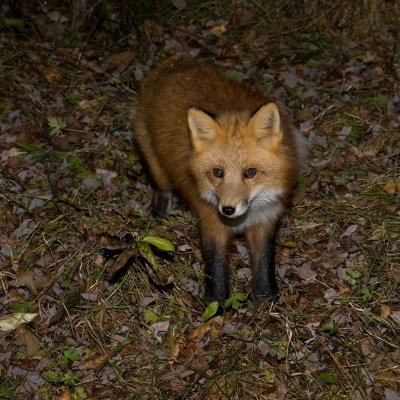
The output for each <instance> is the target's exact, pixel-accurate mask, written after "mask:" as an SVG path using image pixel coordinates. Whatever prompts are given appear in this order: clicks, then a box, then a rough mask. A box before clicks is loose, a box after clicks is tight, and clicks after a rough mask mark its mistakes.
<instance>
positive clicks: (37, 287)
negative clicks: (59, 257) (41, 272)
mask: <svg viewBox="0 0 400 400" xmlns="http://www.w3.org/2000/svg"><path fill="white" fill-rule="evenodd" d="M50 283H51V279H50V278H49V277H47V276H37V275H35V273H34V272H33V271H32V270H29V271H25V272H23V273H22V274H21V275H20V276H18V277H16V278H15V279H13V280H12V281H10V285H11V286H15V287H21V286H26V287H27V288H28V289H29V290H30V291H31V292H32V293H33V294H38V293H39V292H40V291H41V289H43V288H44V287H46V286H48V285H50Z"/></svg>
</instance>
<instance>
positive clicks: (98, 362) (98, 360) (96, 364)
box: [78, 352, 112, 371]
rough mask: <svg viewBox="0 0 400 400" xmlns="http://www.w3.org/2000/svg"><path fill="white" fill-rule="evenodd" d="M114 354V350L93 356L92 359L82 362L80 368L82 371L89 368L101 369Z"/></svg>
mask: <svg viewBox="0 0 400 400" xmlns="http://www.w3.org/2000/svg"><path fill="white" fill-rule="evenodd" d="M111 355H112V352H109V353H106V354H101V355H99V356H96V357H93V358H91V359H90V360H87V361H85V362H83V363H82V364H80V365H79V366H78V368H79V369H80V370H81V371H86V370H87V369H94V370H99V369H100V368H101V367H102V366H103V365H104V363H105V362H107V360H108V359H109V358H110V356H111Z"/></svg>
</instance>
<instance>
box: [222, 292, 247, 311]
mask: <svg viewBox="0 0 400 400" xmlns="http://www.w3.org/2000/svg"><path fill="white" fill-rule="evenodd" d="M246 299H247V295H246V294H244V293H235V295H234V296H232V297H230V298H229V299H228V300H226V301H225V307H229V306H232V308H233V309H234V310H237V309H238V308H239V307H240V306H241V305H242V303H243V302H244V301H246Z"/></svg>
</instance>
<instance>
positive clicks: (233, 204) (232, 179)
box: [188, 103, 287, 220]
mask: <svg viewBox="0 0 400 400" xmlns="http://www.w3.org/2000/svg"><path fill="white" fill-rule="evenodd" d="M188 125H189V131H190V137H191V143H192V151H193V155H192V161H191V172H192V174H193V176H194V177H195V179H196V185H197V188H198V190H199V192H200V196H201V198H202V199H203V200H205V201H206V202H208V203H210V204H212V205H214V206H215V207H217V208H218V211H219V212H220V213H221V215H222V216H223V217H226V218H229V219H241V220H242V219H243V218H244V217H243V216H245V215H249V214H252V213H253V214H255V213H257V214H258V215H261V214H262V213H263V210H267V209H268V208H269V209H270V210H271V206H273V205H274V204H276V203H277V202H278V200H279V199H280V198H281V197H282V196H283V195H284V193H285V163H287V161H285V157H284V154H283V146H282V138H283V131H282V128H281V119H280V115H279V111H278V108H277V106H276V105H275V104H274V103H267V104H263V105H262V106H261V107H259V108H258V109H257V110H256V111H255V112H254V113H253V114H252V115H250V113H249V112H240V113H238V112H235V113H232V112H227V113H225V114H223V115H220V116H218V117H214V116H213V115H211V114H209V113H208V112H206V111H204V110H202V109H199V108H196V107H192V108H189V110H188ZM272 208H273V207H272Z"/></svg>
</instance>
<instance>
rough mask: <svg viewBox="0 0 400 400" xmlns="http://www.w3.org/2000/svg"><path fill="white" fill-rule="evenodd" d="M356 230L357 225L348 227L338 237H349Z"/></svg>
mask: <svg viewBox="0 0 400 400" xmlns="http://www.w3.org/2000/svg"><path fill="white" fill-rule="evenodd" d="M357 228H358V224H355V225H350V226H349V227H348V228H347V229H346V230H345V231H344V232H343V233H342V235H341V236H340V237H344V236H351V235H352V234H353V233H354V232H355V231H356V230H357Z"/></svg>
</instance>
